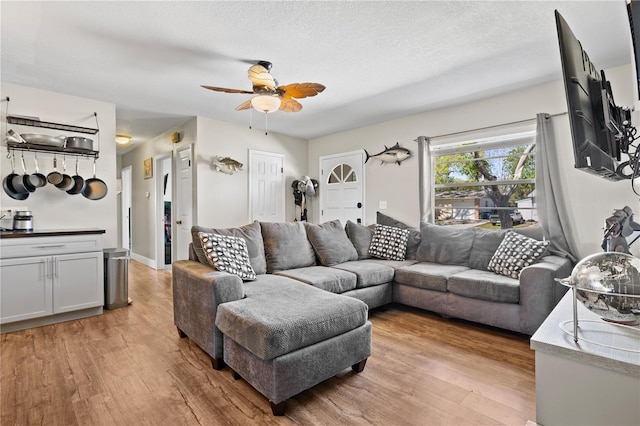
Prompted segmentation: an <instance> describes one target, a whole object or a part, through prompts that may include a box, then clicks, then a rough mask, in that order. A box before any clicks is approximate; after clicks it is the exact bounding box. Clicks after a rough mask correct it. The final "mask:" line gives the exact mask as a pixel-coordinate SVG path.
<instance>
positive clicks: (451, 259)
mask: <svg viewBox="0 0 640 426" xmlns="http://www.w3.org/2000/svg"><path fill="white" fill-rule="evenodd" d="M475 235H476V229H475V228H451V227H449V226H439V225H432V224H430V223H422V224H420V246H419V247H418V252H417V254H416V259H417V260H418V262H433V263H441V264H443V265H462V266H469V255H470V254H471V248H472V246H473V239H474V237H475Z"/></svg>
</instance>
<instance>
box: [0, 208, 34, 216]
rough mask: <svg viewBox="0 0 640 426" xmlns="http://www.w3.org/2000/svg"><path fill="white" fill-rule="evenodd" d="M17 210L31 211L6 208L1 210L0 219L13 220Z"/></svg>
mask: <svg viewBox="0 0 640 426" xmlns="http://www.w3.org/2000/svg"><path fill="white" fill-rule="evenodd" d="M17 210H29V209H28V208H26V207H5V208H3V209H0V217H1V218H3V219H10V218H13V215H14V213H15V212H16V211H17Z"/></svg>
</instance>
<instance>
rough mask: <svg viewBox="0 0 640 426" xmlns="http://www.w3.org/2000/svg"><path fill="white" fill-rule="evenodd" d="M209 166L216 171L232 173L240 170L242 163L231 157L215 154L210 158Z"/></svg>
mask: <svg viewBox="0 0 640 426" xmlns="http://www.w3.org/2000/svg"><path fill="white" fill-rule="evenodd" d="M211 168H212V169H215V170H216V171H217V172H222V173H225V174H228V175H232V174H233V173H235V172H237V171H238V170H242V163H240V162H239V161H236V160H234V159H233V158H231V157H220V156H217V155H216V156H214V157H213V158H212V159H211Z"/></svg>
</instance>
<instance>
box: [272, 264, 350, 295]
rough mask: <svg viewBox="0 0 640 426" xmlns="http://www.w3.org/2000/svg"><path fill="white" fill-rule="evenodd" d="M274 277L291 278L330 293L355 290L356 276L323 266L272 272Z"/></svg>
mask: <svg viewBox="0 0 640 426" xmlns="http://www.w3.org/2000/svg"><path fill="white" fill-rule="evenodd" d="M274 274H275V275H281V276H283V277H289V278H293V279H294V280H298V281H301V282H303V283H306V284H311V285H312V286H314V287H318V288H321V289H322V290H325V291H330V292H331V293H344V292H345V291H349V290H353V289H354V288H356V275H355V274H354V273H352V272H347V271H343V270H340V269H336V268H327V267H325V266H307V267H306V268H297V269H287V270H286V271H279V272H274Z"/></svg>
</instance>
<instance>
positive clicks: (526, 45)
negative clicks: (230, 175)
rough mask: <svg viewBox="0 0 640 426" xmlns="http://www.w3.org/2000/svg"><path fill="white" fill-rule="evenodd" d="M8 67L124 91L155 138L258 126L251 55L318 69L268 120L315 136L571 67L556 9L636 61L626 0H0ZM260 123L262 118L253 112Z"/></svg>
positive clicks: (586, 36)
mask: <svg viewBox="0 0 640 426" xmlns="http://www.w3.org/2000/svg"><path fill="white" fill-rule="evenodd" d="M0 8H1V9H0V12H1V19H2V21H1V24H2V29H1V35H2V44H1V53H2V58H1V59H2V63H1V67H2V69H1V71H2V80H3V81H7V82H12V83H17V84H22V85H27V86H32V87H36V88H42V89H47V90H52V91H56V92H62V93H67V94H71V95H76V96H82V97H87V98H92V99H98V100H101V101H107V102H112V103H114V104H115V105H116V107H117V129H118V131H124V132H127V133H130V134H131V135H132V136H133V137H134V141H135V140H137V141H144V140H146V139H148V138H149V137H153V136H155V135H157V134H159V133H161V132H162V131H164V130H167V129H168V128H170V127H172V126H174V125H176V124H179V123H181V122H184V121H186V120H187V118H188V117H192V116H196V115H197V116H204V117H211V118H214V119H217V120H222V121H227V122H232V123H237V124H240V125H243V126H248V123H249V112H247V111H242V112H237V111H235V110H234V108H235V107H236V106H237V105H238V104H240V103H242V102H244V101H245V100H246V99H248V97H249V95H241V94H227V93H216V92H212V91H208V90H205V89H202V88H201V87H200V85H201V84H207V85H213V86H223V87H229V88H237V89H246V90H249V89H250V88H251V85H250V82H249V80H248V78H247V74H246V72H247V68H248V67H249V63H250V62H252V61H256V60H268V61H271V62H272V63H273V69H272V70H271V72H272V74H273V75H274V77H276V79H278V82H279V83H280V84H288V83H294V82H306V81H311V82H318V83H322V84H324V85H325V86H327V89H326V90H325V91H324V92H323V93H321V94H320V95H318V96H316V97H313V98H307V99H303V100H301V103H302V104H303V106H304V108H303V110H302V111H301V112H298V113H283V112H278V113H275V114H270V115H269V130H270V131H274V132H278V133H282V134H286V135H291V136H296V137H301V138H305V139H310V138H315V137H319V136H323V135H327V134H332V133H335V132H339V131H343V130H347V129H352V128H357V127H361V126H365V125H369V124H372V123H376V122H381V121H386V120H389V119H393V118H397V117H403V116H407V115H411V114H415V113H419V112H423V111H428V110H431V109H435V108H441V107H444V106H448V105H454V104H457V103H462V102H468V101H470V100H474V99H479V98H483V97H487V96H491V95H495V94H499V93H504V92H507V91H511V90H514V89H517V88H522V87H527V86H531V85H535V84H539V83H542V82H546V81H550V80H558V79H560V77H561V68H560V60H559V53H558V43H557V38H556V30H555V21H554V15H553V11H554V9H558V10H559V11H560V13H561V14H562V15H563V16H564V18H565V19H566V20H567V21H568V23H569V25H570V26H571V27H572V29H573V31H574V33H575V34H576V36H577V37H578V38H579V39H580V40H581V41H582V43H583V45H584V47H585V49H586V50H587V52H588V53H589V55H590V57H591V59H592V61H593V62H594V63H595V64H596V66H598V67H600V68H608V67H612V66H618V65H622V64H626V63H629V62H630V61H631V53H630V52H631V47H630V44H631V36H630V31H629V23H628V19H627V14H626V9H625V1H624V0H611V1H589V2H578V1H570V2H555V1H543V2H539V1H509V2H504V1H496V2H478V1H473V2H461V1H448V2H445V1H442V2H433V1H425V2H403V1H392V2H365V1H358V2H336V1H333V2H320V1H313V2H306V1H295V2H275V1H263V2H245V1H232V2H218V1H208V2H181V1H173V2H90V1H82V2H80V1H78V2H8V1H2V2H1V3H0ZM253 123H254V127H258V128H260V127H262V126H263V125H264V122H263V121H262V119H261V118H260V117H259V116H258V114H257V113H255V112H253Z"/></svg>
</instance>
